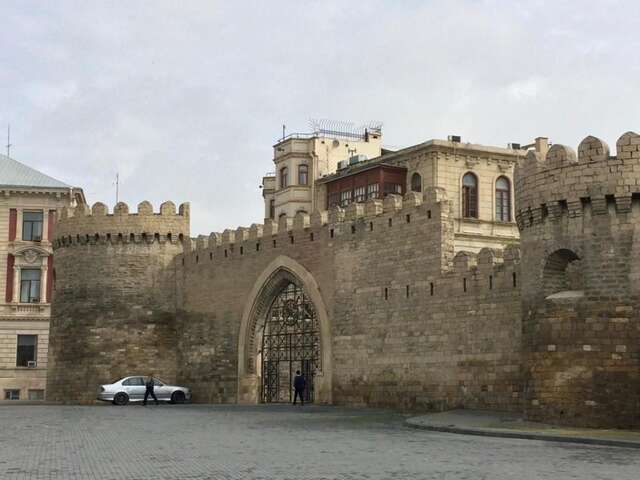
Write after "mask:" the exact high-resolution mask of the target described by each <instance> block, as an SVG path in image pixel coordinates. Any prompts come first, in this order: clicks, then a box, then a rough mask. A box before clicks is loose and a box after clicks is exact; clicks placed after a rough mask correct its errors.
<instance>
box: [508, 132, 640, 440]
mask: <svg viewBox="0 0 640 480" xmlns="http://www.w3.org/2000/svg"><path fill="white" fill-rule="evenodd" d="M639 145H640V135H637V134H634V133H632V132H628V133H625V134H624V135H622V136H621V137H620V139H619V140H618V142H617V154H618V155H617V156H616V157H612V156H610V154H609V147H608V146H607V144H606V143H605V142H603V141H602V140H599V139H597V138H595V137H593V136H589V137H587V138H585V139H584V140H583V142H582V143H581V144H580V146H579V148H578V155H576V154H575V152H574V151H573V150H572V149H571V148H569V147H566V146H563V145H554V146H553V147H552V148H551V149H550V150H549V152H548V154H547V156H546V158H545V159H542V158H540V157H539V156H538V155H536V154H535V153H533V152H531V153H529V156H528V157H527V159H526V161H525V163H524V164H523V165H521V166H520V168H519V169H518V170H517V171H516V208H517V212H518V213H517V216H516V217H517V221H518V225H519V227H520V231H521V247H522V265H523V271H526V272H528V274H527V275H526V277H524V278H523V281H522V302H523V312H524V313H525V316H524V318H523V329H524V330H523V331H524V336H523V346H524V368H525V376H524V378H523V381H524V383H525V389H526V403H525V404H524V408H525V410H526V411H527V413H528V415H529V416H530V417H531V418H534V419H539V420H546V421H554V422H560V423H568V424H573V425H584V426H614V427H619V428H630V427H632V426H633V427H638V426H640V414H639V412H640V373H639V372H640V359H639V356H640V350H639V349H640V317H639V313H638V312H639V307H640V305H638V301H639V298H640V295H639V293H640V290H639V287H638V278H639V277H640V274H639V272H640V260H639V258H640V257H639V256H638V249H639V248H640V242H639V241H638V236H639V235H640V230H639V228H640V216H639V215H640V203H639V200H640V150H639V148H638V147H639Z"/></svg>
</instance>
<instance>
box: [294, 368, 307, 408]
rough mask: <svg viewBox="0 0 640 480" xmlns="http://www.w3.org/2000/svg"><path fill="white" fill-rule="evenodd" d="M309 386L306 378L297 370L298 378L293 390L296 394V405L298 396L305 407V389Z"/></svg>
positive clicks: (296, 377) (295, 379)
mask: <svg viewBox="0 0 640 480" xmlns="http://www.w3.org/2000/svg"><path fill="white" fill-rule="evenodd" d="M306 386H307V381H306V380H305V379H304V376H302V375H300V370H296V376H295V378H294V379H293V389H294V390H295V393H294V395H293V404H294V405H295V404H296V400H297V399H298V396H299V397H300V405H302V406H304V396H303V393H304V389H305V388H306Z"/></svg>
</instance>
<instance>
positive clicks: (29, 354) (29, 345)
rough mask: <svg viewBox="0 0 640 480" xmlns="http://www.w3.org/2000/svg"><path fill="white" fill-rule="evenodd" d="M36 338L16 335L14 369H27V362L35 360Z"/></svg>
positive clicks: (34, 336)
mask: <svg viewBox="0 0 640 480" xmlns="http://www.w3.org/2000/svg"><path fill="white" fill-rule="evenodd" d="M37 348H38V336H37V335H18V351H17V355H16V367H28V366H30V365H29V362H35V361H36V360H37Z"/></svg>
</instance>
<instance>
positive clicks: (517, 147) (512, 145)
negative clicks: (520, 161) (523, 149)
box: [507, 143, 520, 150]
mask: <svg viewBox="0 0 640 480" xmlns="http://www.w3.org/2000/svg"><path fill="white" fill-rule="evenodd" d="M507 148H510V149H512V150H520V144H519V143H507Z"/></svg>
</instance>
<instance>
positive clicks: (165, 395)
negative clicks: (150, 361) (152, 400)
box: [153, 378, 171, 400]
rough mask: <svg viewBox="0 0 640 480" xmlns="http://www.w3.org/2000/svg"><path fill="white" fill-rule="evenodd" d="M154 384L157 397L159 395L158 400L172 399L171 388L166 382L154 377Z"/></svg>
mask: <svg viewBox="0 0 640 480" xmlns="http://www.w3.org/2000/svg"><path fill="white" fill-rule="evenodd" d="M153 385H154V386H153V392H154V393H155V394H156V397H158V400H170V399H171V389H170V388H169V387H168V386H167V385H166V384H165V383H164V382H161V381H160V380H158V379H157V378H154V379H153Z"/></svg>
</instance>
